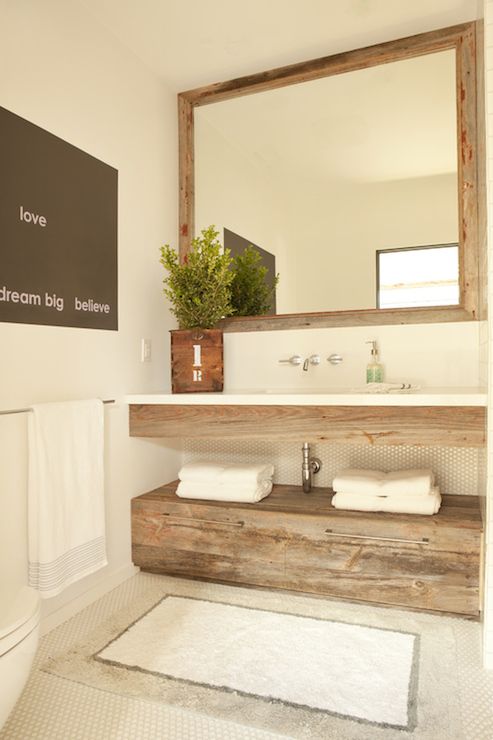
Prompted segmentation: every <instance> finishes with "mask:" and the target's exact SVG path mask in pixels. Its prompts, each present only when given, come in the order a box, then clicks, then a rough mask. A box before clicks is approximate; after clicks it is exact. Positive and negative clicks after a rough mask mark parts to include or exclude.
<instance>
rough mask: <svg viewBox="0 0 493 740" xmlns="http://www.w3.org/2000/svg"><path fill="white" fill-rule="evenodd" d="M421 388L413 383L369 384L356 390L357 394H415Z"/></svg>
mask: <svg viewBox="0 0 493 740" xmlns="http://www.w3.org/2000/svg"><path fill="white" fill-rule="evenodd" d="M420 388H421V386H419V385H413V384H412V383H367V384H366V386H364V387H359V388H354V389H353V391H354V392H355V393H413V391H419V389H420Z"/></svg>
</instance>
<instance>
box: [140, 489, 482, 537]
mask: <svg viewBox="0 0 493 740" xmlns="http://www.w3.org/2000/svg"><path fill="white" fill-rule="evenodd" d="M177 486H178V481H172V482H171V483H166V484H165V485H163V486H160V487H159V488H156V489H154V490H152V491H148V492H147V493H144V494H142V495H140V496H137V497H135V498H133V499H132V502H133V504H134V505H139V504H145V503H148V504H149V503H151V502H155V503H156V504H159V503H175V504H177V503H178V504H184V505H186V504H188V505H193V506H208V507H213V508H214V507H218V508H223V509H224V508H225V507H227V508H230V509H233V510H234V509H236V510H241V509H243V510H245V509H246V510H249V511H265V512H281V511H282V512H284V513H292V514H300V515H302V516H320V515H326V516H329V517H330V518H331V519H336V520H337V519H348V518H355V519H358V520H359V521H364V520H365V519H366V518H368V519H370V520H371V519H372V520H374V519H375V517H378V518H379V519H384V520H387V521H394V522H396V523H397V522H400V523H403V524H405V523H411V522H413V521H414V522H415V521H416V519H418V520H419V522H420V525H422V526H430V527H436V526H437V525H442V526H446V525H451V526H454V527H457V528H467V529H476V530H479V531H482V529H483V522H482V518H481V511H480V505H479V497H478V496H472V495H451V494H442V506H441V508H440V511H439V512H438V514H434V515H431V516H426V515H420V514H394V513H387V512H363V511H348V510H342V509H335V508H334V507H333V506H332V505H331V501H332V496H333V495H334V491H333V490H332V489H331V488H316V487H315V488H313V489H312V491H311V492H310V493H303V492H302V490H301V488H300V486H292V485H280V484H276V485H274V487H273V490H272V493H271V494H270V495H269V496H267V497H266V498H265V499H263V500H262V501H259V502H258V503H255V504H248V503H236V502H231V501H211V500H209V499H190V498H188V499H187V498H181V497H179V496H177V495H176V488H177Z"/></svg>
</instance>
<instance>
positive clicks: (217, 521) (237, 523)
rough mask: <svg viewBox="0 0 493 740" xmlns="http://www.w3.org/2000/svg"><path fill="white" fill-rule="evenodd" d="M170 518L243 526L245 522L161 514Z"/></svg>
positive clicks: (182, 520)
mask: <svg viewBox="0 0 493 740" xmlns="http://www.w3.org/2000/svg"><path fill="white" fill-rule="evenodd" d="M163 516H168V517H170V519H178V521H181V522H200V523H201V524H225V525H226V526H227V527H243V526H245V522H225V521H223V520H221V519H198V518H197V517H195V516H177V515H176V514H163Z"/></svg>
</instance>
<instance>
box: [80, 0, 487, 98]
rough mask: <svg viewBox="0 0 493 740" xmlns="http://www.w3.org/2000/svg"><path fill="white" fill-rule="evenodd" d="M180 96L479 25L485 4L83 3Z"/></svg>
mask: <svg viewBox="0 0 493 740" xmlns="http://www.w3.org/2000/svg"><path fill="white" fill-rule="evenodd" d="M79 2H80V4H82V5H83V6H84V7H86V9H88V10H89V11H90V13H91V14H92V15H93V16H94V18H95V20H97V21H98V22H100V23H101V24H102V25H103V26H105V27H106V28H107V30H109V31H110V32H111V33H112V34H113V35H114V36H115V37H116V38H118V39H119V40H120V42H121V43H122V44H123V45H124V46H126V47H127V48H128V49H130V50H131V51H132V52H133V53H134V54H135V55H136V56H137V57H139V58H140V59H141V60H142V61H143V62H144V63H145V64H146V65H147V66H148V67H149V68H150V69H151V70H153V71H154V72H155V73H156V74H158V75H159V76H160V77H161V78H162V79H163V81H165V82H166V83H167V85H168V86H169V87H170V88H171V89H172V90H174V91H175V92H179V91H181V90H186V89H190V88H193V87H197V86H200V85H206V84H210V83H213V82H218V81H221V80H227V79H232V78H234V77H238V76H241V75H246V74H251V73H253V72H261V71H263V70H265V69H272V68H274V67H278V66H282V65H285V64H291V63H294V62H300V61H305V60H307V59H314V58H316V57H320V56H326V55H329V54H335V53H337V52H340V51H348V50H350V49H356V48H360V47H363V46H368V45H371V44H375V43H378V42H381V41H389V40H391V39H396V38H401V37H404V36H410V35H413V34H416V33H420V32H422V31H428V30H432V29H437V28H444V27H446V26H451V25H454V24H456V23H462V22H464V21H468V20H474V19H475V18H476V17H477V15H478V13H477V11H478V8H479V7H480V6H482V2H481V0H412V2H409V0H303V2H300V0H248V2H244V1H243V0H242V2H239V1H238V0H139V2H136V1H135V0H79Z"/></svg>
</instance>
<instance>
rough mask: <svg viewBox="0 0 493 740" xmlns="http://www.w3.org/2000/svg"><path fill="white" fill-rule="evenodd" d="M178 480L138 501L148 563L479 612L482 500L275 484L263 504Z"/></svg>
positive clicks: (135, 534) (138, 560) (135, 535)
mask: <svg viewBox="0 0 493 740" xmlns="http://www.w3.org/2000/svg"><path fill="white" fill-rule="evenodd" d="M175 489H176V483H171V484H169V485H166V486H162V487H161V488H158V489H156V490H155V491H151V492H150V493H146V494H144V495H143V496H139V497H138V498H135V499H133V501H132V552H133V561H134V563H135V564H136V565H138V566H140V567H141V568H142V569H143V570H146V571H150V572H153V573H166V574H170V575H180V576H186V577H191V578H206V579H209V580H217V581H223V582H227V583H238V584H243V585H254V586H267V587H274V588H285V589H291V590H294V591H302V592H305V593H314V594H322V595H327V596H334V597H338V598H347V599H354V600H361V601H371V602H375V603H381V604H389V605H395V606H403V607H413V608H418V609H426V610H433V611H442V612H451V613H456V614H463V615H468V616H478V614H479V573H480V550H481V536H482V525H481V518H480V513H479V505H478V499H477V498H476V497H474V496H444V497H443V504H442V508H441V510H440V512H439V514H437V515H435V516H417V515H410V514H374V513H363V512H347V511H346V512H345V511H338V510H336V509H334V508H333V507H332V506H331V504H330V501H331V495H332V492H331V491H330V489H314V491H313V492H312V493H310V494H303V493H302V492H301V491H300V489H299V488H298V487H296V486H275V487H274V490H273V492H272V493H271V495H270V496H269V497H268V498H267V499H264V501H262V502H260V503H258V504H234V503H225V502H214V501H195V500H191V499H180V498H178V497H177V496H176V494H175Z"/></svg>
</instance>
